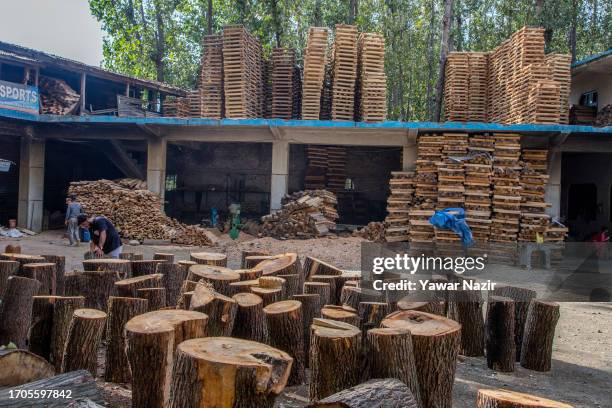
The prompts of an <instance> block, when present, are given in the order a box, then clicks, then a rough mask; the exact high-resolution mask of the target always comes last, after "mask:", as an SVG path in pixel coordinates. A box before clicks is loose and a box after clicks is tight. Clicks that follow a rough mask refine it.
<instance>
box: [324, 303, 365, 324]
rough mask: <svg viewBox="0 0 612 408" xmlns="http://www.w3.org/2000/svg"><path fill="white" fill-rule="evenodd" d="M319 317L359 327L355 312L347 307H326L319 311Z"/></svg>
mask: <svg viewBox="0 0 612 408" xmlns="http://www.w3.org/2000/svg"><path fill="white" fill-rule="evenodd" d="M321 317H322V318H324V319H330V320H336V321H339V322H344V323H348V324H352V325H353V326H356V327H359V316H358V315H357V310H355V309H353V308H352V307H349V306H336V305H326V306H323V308H322V309H321Z"/></svg>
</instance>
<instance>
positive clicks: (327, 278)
mask: <svg viewBox="0 0 612 408" xmlns="http://www.w3.org/2000/svg"><path fill="white" fill-rule="evenodd" d="M310 280H311V281H312V282H323V283H328V284H329V302H328V303H326V304H330V305H337V304H338V303H340V294H339V293H338V292H339V291H340V290H342V289H338V287H337V286H338V277H337V276H334V275H313V276H311V277H310Z"/></svg>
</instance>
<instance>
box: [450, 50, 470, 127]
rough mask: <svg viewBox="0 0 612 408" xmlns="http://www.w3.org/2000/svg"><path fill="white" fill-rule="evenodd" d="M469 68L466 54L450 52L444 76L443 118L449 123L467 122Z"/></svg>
mask: <svg viewBox="0 0 612 408" xmlns="http://www.w3.org/2000/svg"><path fill="white" fill-rule="evenodd" d="M469 89H470V67H469V59H468V54H467V53H465V52H451V53H450V54H448V57H446V66H445V74H444V118H445V120H446V121H450V122H467V121H468V120H469V109H468V105H469Z"/></svg>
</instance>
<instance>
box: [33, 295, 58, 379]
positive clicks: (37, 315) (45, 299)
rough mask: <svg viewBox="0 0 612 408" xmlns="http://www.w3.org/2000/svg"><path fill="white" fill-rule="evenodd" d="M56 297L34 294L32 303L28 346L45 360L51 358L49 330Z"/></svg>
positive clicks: (51, 325) (51, 326)
mask: <svg viewBox="0 0 612 408" xmlns="http://www.w3.org/2000/svg"><path fill="white" fill-rule="evenodd" d="M56 299H58V296H34V302H33V304H32V323H31V324H30V336H29V339H28V347H29V350H30V351H31V352H32V353H34V354H36V355H38V356H40V357H42V358H44V359H46V360H50V359H51V330H52V329H53V310H54V309H55V301H56ZM26 382H27V381H26Z"/></svg>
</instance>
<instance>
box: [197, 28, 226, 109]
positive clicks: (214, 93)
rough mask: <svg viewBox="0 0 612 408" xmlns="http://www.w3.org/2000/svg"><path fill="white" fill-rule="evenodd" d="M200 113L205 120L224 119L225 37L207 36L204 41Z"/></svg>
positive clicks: (200, 79) (200, 77)
mask: <svg viewBox="0 0 612 408" xmlns="http://www.w3.org/2000/svg"><path fill="white" fill-rule="evenodd" d="M198 89H199V90H200V95H199V96H200V113H201V115H202V117H204V118H213V119H221V118H222V117H223V101H224V97H223V37H222V36H221V35H206V36H204V38H203V40H202V59H201V67H200V75H199V76H198Z"/></svg>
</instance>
